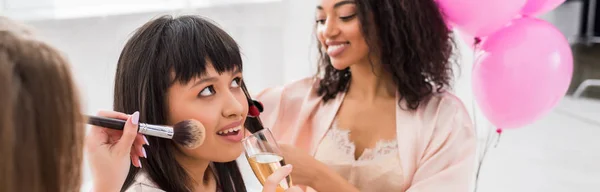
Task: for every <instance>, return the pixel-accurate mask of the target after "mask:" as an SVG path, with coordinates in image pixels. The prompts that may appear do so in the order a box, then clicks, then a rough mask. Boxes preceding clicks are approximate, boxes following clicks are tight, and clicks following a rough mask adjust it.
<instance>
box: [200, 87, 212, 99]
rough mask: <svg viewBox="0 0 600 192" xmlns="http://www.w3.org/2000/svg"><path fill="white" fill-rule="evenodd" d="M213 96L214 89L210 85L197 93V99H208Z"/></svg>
mask: <svg viewBox="0 0 600 192" xmlns="http://www.w3.org/2000/svg"><path fill="white" fill-rule="evenodd" d="M214 94H215V88H214V87H213V86H212V85H211V86H208V87H206V88H204V89H202V91H200V93H198V97H208V96H211V95H214Z"/></svg>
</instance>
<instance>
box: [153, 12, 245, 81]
mask: <svg viewBox="0 0 600 192" xmlns="http://www.w3.org/2000/svg"><path fill="white" fill-rule="evenodd" d="M161 41H162V42H161V44H162V45H164V49H161V50H162V51H165V53H162V54H161V53H159V55H162V56H164V57H163V58H160V59H164V61H166V62H162V63H166V64H167V65H169V66H164V67H166V68H163V69H166V70H167V71H169V72H174V79H173V82H175V81H178V82H180V83H187V82H189V81H190V80H191V79H192V78H194V77H200V76H203V75H205V74H206V69H207V67H208V66H209V65H210V64H212V66H213V67H214V69H215V70H216V71H217V72H218V73H219V74H221V73H224V72H231V71H234V70H239V71H240V72H241V71H242V57H241V54H240V50H239V47H238V44H237V43H236V42H235V41H234V40H233V38H232V37H231V36H229V35H228V34H227V33H226V32H225V31H224V30H222V29H221V28H219V27H218V26H217V25H215V24H213V23H212V22H211V21H209V20H208V19H205V18H201V17H199V16H181V17H178V18H175V19H172V20H171V22H169V23H168V24H167V26H166V27H165V29H164V32H163V34H162V38H161ZM165 72H166V71H165Z"/></svg>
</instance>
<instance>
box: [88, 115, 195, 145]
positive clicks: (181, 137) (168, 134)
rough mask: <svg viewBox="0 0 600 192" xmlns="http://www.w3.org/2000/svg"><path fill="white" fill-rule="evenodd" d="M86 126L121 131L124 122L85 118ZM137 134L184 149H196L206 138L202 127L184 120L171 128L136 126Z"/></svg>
mask: <svg viewBox="0 0 600 192" xmlns="http://www.w3.org/2000/svg"><path fill="white" fill-rule="evenodd" d="M87 118H88V121H87V124H90V125H96V126H100V127H105V128H109V129H115V130H123V128H124V127H125V122H126V121H125V120H121V119H113V118H106V117H98V116H87ZM137 132H138V133H141V134H144V135H150V136H155V137H160V138H165V139H171V140H173V141H174V142H175V143H178V144H180V145H183V146H184V147H186V148H190V149H193V148H197V147H199V146H200V145H202V143H203V142H204V138H205V136H206V134H205V132H206V130H205V129H204V126H203V125H202V123H200V122H198V121H196V120H192V119H190V120H185V121H181V122H179V123H177V124H175V125H174V126H173V127H171V126H164V125H152V124H147V123H139V124H138V130H137Z"/></svg>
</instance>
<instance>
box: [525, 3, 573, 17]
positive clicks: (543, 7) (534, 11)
mask: <svg viewBox="0 0 600 192" xmlns="http://www.w3.org/2000/svg"><path fill="white" fill-rule="evenodd" d="M564 2H565V0H529V1H527V4H525V7H523V10H521V14H523V15H527V16H536V15H541V14H544V13H546V12H548V11H551V10H553V9H555V8H556V7H558V6H559V5H560V4H562V3H564Z"/></svg>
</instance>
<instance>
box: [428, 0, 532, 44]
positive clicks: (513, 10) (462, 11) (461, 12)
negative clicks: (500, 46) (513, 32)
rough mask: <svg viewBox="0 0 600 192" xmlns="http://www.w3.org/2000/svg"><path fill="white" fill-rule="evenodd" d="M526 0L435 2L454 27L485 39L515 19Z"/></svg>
mask: <svg viewBox="0 0 600 192" xmlns="http://www.w3.org/2000/svg"><path fill="white" fill-rule="evenodd" d="M526 1H527V0H437V2H438V5H439V6H440V8H441V9H442V12H443V13H444V14H445V16H446V17H447V19H448V20H449V21H450V22H452V24H454V26H455V27H457V28H459V29H461V30H462V31H464V32H466V33H467V34H468V35H471V36H475V37H485V36H488V35H490V34H492V33H493V32H495V31H497V30H498V29H500V28H502V27H503V26H505V25H506V24H508V23H509V22H510V21H511V20H512V19H513V18H515V17H517V16H518V15H519V13H520V12H521V9H522V8H523V6H524V5H525V3H526Z"/></svg>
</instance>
